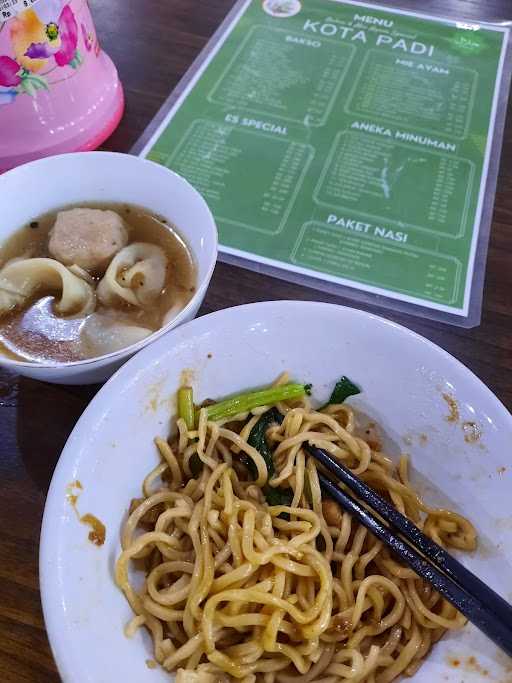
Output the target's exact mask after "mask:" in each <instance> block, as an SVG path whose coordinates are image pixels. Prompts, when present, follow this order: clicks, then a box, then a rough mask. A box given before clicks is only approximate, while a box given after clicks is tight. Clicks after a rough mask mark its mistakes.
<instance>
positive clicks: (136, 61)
mask: <svg viewBox="0 0 512 683" xmlns="http://www.w3.org/2000/svg"><path fill="white" fill-rule="evenodd" d="M91 4H92V10H93V13H94V17H95V21H96V27H97V30H98V33H99V35H100V38H101V40H102V43H103V46H104V48H105V49H106V50H107V52H108V53H109V54H110V55H111V57H112V58H113V59H114V61H115V63H116V64H117V66H118V69H119V71H120V75H121V78H122V81H123V84H124V87H125V91H126V99H127V109H126V114H125V116H124V119H123V121H122V123H121V125H120V127H119V129H118V130H117V131H116V132H115V133H114V135H113V136H112V137H111V138H110V140H109V141H108V142H107V144H106V145H105V147H106V148H107V149H111V150H120V151H128V150H129V149H130V148H131V146H132V145H133V143H134V142H135V141H136V140H137V138H138V137H139V135H140V134H141V133H142V131H143V130H144V128H145V126H146V125H147V124H148V123H149V121H150V120H151V118H152V117H153V116H154V114H155V113H156V112H157V110H158V108H159V107H160V105H161V104H162V102H163V101H164V100H165V98H166V97H167V95H168V94H169V92H170V90H171V89H172V88H173V87H174V86H175V85H176V84H177V82H178V81H179V79H180V78H181V76H182V75H183V74H184V72H185V71H186V69H187V68H188V66H189V65H190V64H191V62H192V61H193V60H194V58H195V57H196V56H197V55H198V53H199V52H200V50H201V48H202V47H203V46H204V45H205V43H206V42H207V40H208V38H209V37H210V36H211V35H212V33H213V32H214V31H215V29H216V28H217V26H218V25H219V24H220V22H221V21H222V19H223V18H224V16H225V15H226V13H227V12H228V11H229V9H230V8H231V6H232V5H233V0H92V3H91ZM382 4H390V3H386V2H383V3H382ZM402 5H403V6H406V7H410V8H415V9H422V10H423V11H425V9H431V10H433V11H436V10H437V11H443V10H444V11H450V12H459V13H460V16H463V17H467V18H475V19H477V18H481V19H482V18H483V19H489V20H495V19H500V20H503V19H512V3H511V0H465V1H454V0H430V1H429V0H425V1H424V2H421V3H419V2H415V1H413V0H411V1H409V2H408V3H402ZM268 299H307V300H324V301H336V302H339V303H343V304H348V305H351V302H350V301H348V300H343V299H340V298H335V297H332V296H328V295H324V294H321V293H319V292H317V291H313V290H309V289H305V288H303V287H300V286H296V285H292V284H287V283H285V282H283V281H280V280H276V279H272V278H269V277H265V276H263V275H258V274H256V273H252V272H249V271H244V270H239V269H237V268H233V267H230V266H227V265H225V264H219V265H218V266H217V269H216V271H215V275H214V278H213V281H212V285H211V287H210V290H209V292H208V295H207V297H206V300H205V304H204V306H203V308H202V310H201V313H202V314H204V313H208V312H210V311H214V310H218V309H221V308H225V307H228V306H233V305H237V304H241V303H249V302H253V301H262V300H268ZM367 308H368V309H370V307H367ZM375 310H376V312H379V313H382V311H379V310H378V309H375ZM384 315H386V316H387V317H389V318H392V319H393V320H396V321H398V322H400V323H403V324H405V325H407V326H408V327H410V328H412V329H414V330H416V331H417V332H419V333H420V334H422V335H424V336H425V337H428V338H429V339H431V340H433V341H435V342H437V343H438V344H440V345H441V346H443V347H444V348H445V349H447V350H448V351H449V352H450V353H452V354H453V355H454V356H455V357H456V358H458V359H459V360H461V361H462V362H463V363H465V364H466V365H467V366H468V367H470V368H471V369H472V370H473V371H474V372H475V373H476V374H477V375H478V376H479V377H480V378H481V379H482V380H483V381H484V382H485V383H486V384H488V385H489V387H490V388H491V389H492V390H493V391H494V392H495V393H496V395H497V396H498V397H499V398H500V399H501V400H502V401H503V403H504V404H505V405H506V406H507V407H508V408H509V409H511V408H512V128H511V125H510V116H509V125H508V126H507V129H506V131H505V139H504V149H503V155H502V163H501V172H500V176H499V182H498V191H497V196H496V208H495V213H494V221H493V227H492V235H491V243H490V250H489V258H488V264H487V278H486V285H485V295H484V310H483V315H482V323H481V325H480V326H479V327H477V328H474V329H471V330H464V329H460V328H453V327H448V326H444V325H441V324H437V323H433V322H429V321H423V320H420V319H418V318H413V317H407V316H403V315H392V314H389V313H384ZM97 389H98V387H86V388H83V387H60V386H51V385H48V384H42V383H38V382H35V381H31V380H27V379H23V378H20V377H17V376H15V375H12V374H9V373H7V372H5V371H2V370H0V560H1V561H0V681H1V682H2V683H11V682H13V681H16V682H25V681H26V682H30V683H56V682H57V681H59V680H60V679H59V676H58V674H57V672H56V668H55V664H54V662H53V659H52V655H51V652H50V648H49V645H48V641H47V638H46V633H45V629H44V623H43V617H42V612H41V606H40V597H39V584H38V547H39V531H40V524H41V517H42V512H43V506H44V501H45V496H46V492H47V489H48V486H49V483H50V479H51V476H52V472H53V469H54V467H55V464H56V462H57V459H58V457H59V454H60V451H61V449H62V447H63V446H64V443H65V441H66V439H67V437H68V435H69V433H70V432H71V430H72V428H73V426H74V424H75V422H76V420H77V418H78V417H79V416H80V414H81V413H82V411H83V410H84V408H85V407H86V405H87V404H88V402H89V401H90V400H91V399H92V397H93V396H94V394H95V393H96V391H97ZM91 656H93V653H91Z"/></svg>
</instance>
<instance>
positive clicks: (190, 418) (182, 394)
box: [178, 387, 195, 429]
mask: <svg viewBox="0 0 512 683" xmlns="http://www.w3.org/2000/svg"><path fill="white" fill-rule="evenodd" d="M178 415H179V416H180V417H181V418H183V419H184V420H185V424H186V425H187V429H194V423H195V415H194V395H193V392H192V388H191V387H181V388H180V389H178Z"/></svg>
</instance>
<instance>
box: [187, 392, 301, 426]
mask: <svg viewBox="0 0 512 683" xmlns="http://www.w3.org/2000/svg"><path fill="white" fill-rule="evenodd" d="M309 390H310V386H309V385H306V384H284V385H281V386H277V387H270V388H269V389H262V390H260V391H250V392H247V393H244V394H239V395H238V396H233V397H232V398H228V399H226V400H224V401H219V402H218V403H214V404H213V405H211V406H207V408H206V410H207V415H208V419H209V420H212V421H215V420H225V419H226V418H229V417H234V416H235V415H239V414H240V413H247V412H249V411H250V410H253V408H260V407H261V406H266V405H272V404H274V403H278V402H279V401H288V400H290V399H293V398H300V397H301V396H304V395H305V394H307V393H309ZM198 415H199V409H197V410H196V417H198Z"/></svg>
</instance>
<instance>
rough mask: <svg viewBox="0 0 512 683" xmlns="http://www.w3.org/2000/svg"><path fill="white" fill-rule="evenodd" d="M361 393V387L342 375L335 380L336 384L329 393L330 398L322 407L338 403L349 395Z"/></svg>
mask: <svg viewBox="0 0 512 683" xmlns="http://www.w3.org/2000/svg"><path fill="white" fill-rule="evenodd" d="M360 393H361V389H360V388H359V387H358V386H357V385H355V384H354V383H353V382H351V381H350V380H349V378H348V377H342V378H341V379H340V380H338V381H337V382H336V385H335V387H334V389H333V392H332V394H331V398H330V399H329V400H328V401H327V403H326V404H325V406H323V408H326V407H327V406H330V405H338V404H339V403H343V401H344V400H345V399H347V398H348V397H349V396H356V395H357V394H360Z"/></svg>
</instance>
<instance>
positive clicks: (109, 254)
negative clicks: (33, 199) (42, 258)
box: [49, 209, 128, 275]
mask: <svg viewBox="0 0 512 683" xmlns="http://www.w3.org/2000/svg"><path fill="white" fill-rule="evenodd" d="M127 243H128V233H127V231H126V228H125V226H124V223H123V219H122V218H121V216H119V215H118V214H117V213H115V211H103V210H100V209H69V210H68V211H59V213H58V214H57V220H56V221H55V225H54V226H53V228H52V231H51V233H50V243H49V250H50V254H51V255H52V256H53V257H54V258H55V259H57V260H58V261H60V262H61V263H63V264H64V265H66V266H71V265H77V266H80V267H81V268H84V269H85V270H88V271H92V272H94V273H96V274H98V275H100V274H103V273H104V272H105V270H106V269H107V266H108V264H109V263H110V261H111V260H112V258H113V257H114V256H115V255H116V254H117V252H118V251H120V250H121V249H122V248H123V247H125V246H126V244H127Z"/></svg>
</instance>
